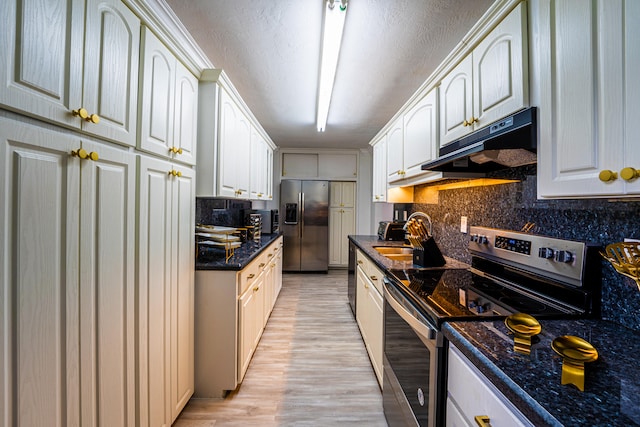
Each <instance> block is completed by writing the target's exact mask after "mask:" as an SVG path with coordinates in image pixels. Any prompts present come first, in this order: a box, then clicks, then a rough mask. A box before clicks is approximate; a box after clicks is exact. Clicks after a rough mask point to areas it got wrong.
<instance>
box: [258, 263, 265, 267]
mask: <svg viewBox="0 0 640 427" xmlns="http://www.w3.org/2000/svg"><path fill="white" fill-rule="evenodd" d="M265 265H266V264H265V263H264V262H261V263H260V265H258V268H262V267H264V266H265Z"/></svg>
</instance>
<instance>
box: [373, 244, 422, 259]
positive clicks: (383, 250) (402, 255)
mask: <svg viewBox="0 0 640 427" xmlns="http://www.w3.org/2000/svg"><path fill="white" fill-rule="evenodd" d="M373 249H375V250H376V251H378V253H380V254H381V255H383V256H385V257H387V258H389V259H391V260H394V261H413V248H412V247H410V246H374V247H373Z"/></svg>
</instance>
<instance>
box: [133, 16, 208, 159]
mask: <svg viewBox="0 0 640 427" xmlns="http://www.w3.org/2000/svg"><path fill="white" fill-rule="evenodd" d="M143 50H144V53H143V54H144V62H143V67H142V70H143V71H142V105H141V107H140V109H141V111H140V117H141V120H140V144H139V147H138V148H139V149H140V150H143V151H147V152H150V153H153V154H157V155H160V156H163V157H166V158H173V159H175V160H178V161H181V162H185V163H188V164H195V143H196V134H197V128H196V126H197V108H198V105H197V102H198V81H197V79H196V78H195V77H194V76H193V75H192V74H191V73H189V71H187V70H186V68H185V67H184V66H183V65H182V64H181V63H179V62H178V61H177V60H176V58H175V57H174V56H173V54H172V53H171V52H170V51H169V49H167V48H166V47H165V46H164V45H163V44H162V42H160V40H158V38H157V37H156V36H155V35H154V34H153V33H152V32H151V31H150V30H149V29H148V28H146V27H144V30H143Z"/></svg>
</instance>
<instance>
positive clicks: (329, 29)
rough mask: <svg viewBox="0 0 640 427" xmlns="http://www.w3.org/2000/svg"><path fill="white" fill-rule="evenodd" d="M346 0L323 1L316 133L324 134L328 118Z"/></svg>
mask: <svg viewBox="0 0 640 427" xmlns="http://www.w3.org/2000/svg"><path fill="white" fill-rule="evenodd" d="M347 1H348V0H342V1H340V0H325V8H324V29H323V32H322V52H321V55H322V59H321V61H320V81H319V84H318V118H317V126H318V132H324V129H325V127H326V126H327V117H328V116H329V104H330V103H331V93H332V92H333V82H334V81H335V78H336V68H337V67H338V56H339V55H340V45H341V44H342V31H343V30H344V19H345V16H346V15H347Z"/></svg>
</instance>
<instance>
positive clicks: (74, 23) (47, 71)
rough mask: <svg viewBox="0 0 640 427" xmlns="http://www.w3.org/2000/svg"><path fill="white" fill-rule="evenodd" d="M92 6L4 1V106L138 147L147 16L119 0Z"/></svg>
mask: <svg viewBox="0 0 640 427" xmlns="http://www.w3.org/2000/svg"><path fill="white" fill-rule="evenodd" d="M84 4H85V3H84V2H80V1H65V0H51V1H46V2H41V1H35V0H26V1H20V2H18V1H16V0H8V1H3V2H2V4H0V23H1V26H2V28H3V32H2V35H1V39H0V40H1V42H0V55H1V56H2V57H3V58H6V59H7V61H6V62H4V63H3V65H2V67H0V81H1V82H2V85H1V86H0V103H1V104H2V105H4V106H6V107H7V108H9V109H13V110H16V111H20V112H22V113H25V114H28V115H31V116H35V117H38V118H41V119H44V120H47V121H51V122H54V123H57V124H61V125H63V126H66V127H72V128H76V129H81V130H83V131H84V132H88V133H91V134H93V135H97V136H100V137H103V138H106V139H109V140H112V141H115V142H119V143H123V144H126V145H131V146H134V145H135V142H136V137H137V105H138V91H137V84H138V61H139V59H138V57H139V45H140V21H139V20H138V18H137V17H136V16H135V15H134V14H133V13H132V12H131V11H130V10H129V9H128V8H127V7H126V6H125V5H124V4H123V3H122V2H120V1H119V0H88V1H87V2H86V10H85V7H84ZM45 41H46V42H45Z"/></svg>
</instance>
